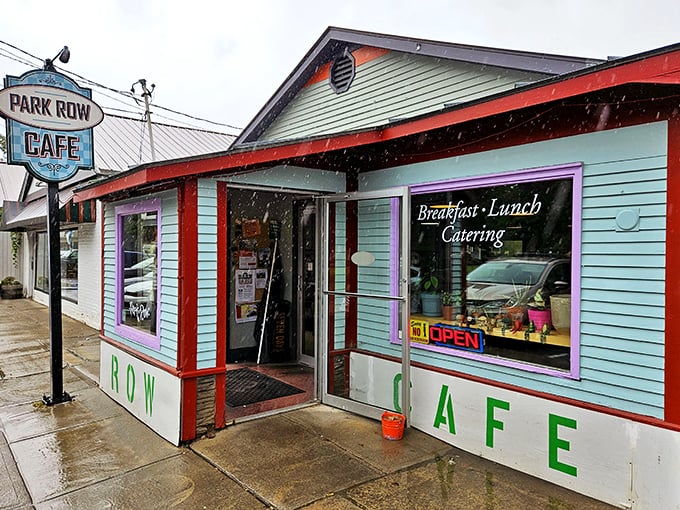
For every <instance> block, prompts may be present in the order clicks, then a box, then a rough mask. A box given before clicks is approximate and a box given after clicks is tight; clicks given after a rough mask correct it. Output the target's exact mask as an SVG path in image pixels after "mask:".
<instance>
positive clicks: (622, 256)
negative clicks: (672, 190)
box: [361, 122, 667, 418]
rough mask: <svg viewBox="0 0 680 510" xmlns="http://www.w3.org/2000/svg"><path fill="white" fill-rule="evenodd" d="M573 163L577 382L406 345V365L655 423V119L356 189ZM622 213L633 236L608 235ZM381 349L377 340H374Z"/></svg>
mask: <svg viewBox="0 0 680 510" xmlns="http://www.w3.org/2000/svg"><path fill="white" fill-rule="evenodd" d="M576 161H581V162H583V192H582V216H583V218H582V235H581V237H582V239H581V240H582V253H581V282H580V284H581V285H580V287H581V300H580V306H581V325H580V348H581V355H580V380H574V379H568V378H559V377H555V376H550V375H544V374H536V373H533V372H527V371H523V370H519V369H514V368H510V367H504V366H499V365H492V364H489V363H485V362H483V361H477V360H470V359H465V358H460V357H455V356H443V355H436V354H433V353H429V352H425V351H422V350H418V349H416V348H413V349H412V350H411V355H412V359H413V360H415V361H420V362H424V363H427V364H430V365H433V366H437V367H442V368H446V369H452V370H457V371H460V372H465V373H468V374H471V375H475V376H480V377H484V378H488V379H492V380H496V381H500V382H503V383H508V384H514V385H517V386H519V387H524V388H529V389H532V390H537V391H541V392H546V393H550V394H554V395H559V396H562V397H567V398H573V399H577V400H581V401H585V402H591V403H594V404H601V405H604V406H608V407H611V408H614V409H620V410H623V411H629V412H634V413H640V414H643V415H650V416H654V417H657V418H663V403H664V319H665V312H664V299H665V296H664V286H665V283H664V277H665V266H666V260H665V240H666V230H665V226H666V214H665V211H666V172H667V168H666V161H667V125H666V123H665V122H658V123H653V124H647V125H642V126H635V127H629V128H624V129H618V130H612V131H603V132H598V133H592V134H587V135H580V136H573V137H568V138H563V139H558V140H551V141H545V142H540V143H535V144H530V145H524V146H520V147H511V148H507V149H500V150H495V151H490V152H485V153H478V154H472V155H469V156H463V157H459V158H451V159H444V160H438V161H430V162H426V163H420V164H415V165H408V166H403V167H399V168H393V169H386V170H380V171H376V172H372V173H371V174H368V175H366V176H365V177H364V178H362V179H361V183H362V185H363V186H364V188H363V189H364V190H366V191H368V190H375V189H383V188H385V187H389V186H397V185H405V184H414V183H421V182H428V181H438V180H446V179H453V178H456V177H464V176H480V175H489V174H493V173H495V172H508V171H512V170H520V169H525V168H534V167H541V166H549V165H555V164H562V163H571V162H576ZM622 209H635V210H638V209H639V212H640V225H639V230H633V231H618V230H617V228H616V221H615V218H616V215H617V213H618V212H619V211H621V210H622ZM382 343H383V345H384V346H385V347H386V348H387V347H388V345H387V336H386V335H385V337H384V338H383V340H382Z"/></svg>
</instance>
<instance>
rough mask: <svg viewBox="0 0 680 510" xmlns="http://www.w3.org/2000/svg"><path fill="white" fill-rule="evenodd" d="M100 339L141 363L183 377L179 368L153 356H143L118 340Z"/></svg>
mask: <svg viewBox="0 0 680 510" xmlns="http://www.w3.org/2000/svg"><path fill="white" fill-rule="evenodd" d="M99 339H100V341H102V342H106V343H107V344H111V345H113V346H114V347H115V348H116V349H120V350H121V351H123V352H125V353H126V354H129V355H130V356H132V357H134V358H137V359H138V360H140V361H143V362H144V363H148V364H149V365H151V366H153V367H155V368H158V369H159V370H163V371H164V372H167V373H169V374H171V375H173V376H175V377H182V374H180V372H179V370H177V368H175V367H173V366H170V365H167V364H165V363H163V362H162V361H158V360H157V359H155V358H152V357H151V356H147V355H146V354H142V353H141V352H139V351H136V350H134V349H132V348H131V347H129V346H128V345H125V344H124V343H121V342H119V341H118V340H113V339H112V338H109V337H107V336H104V335H99Z"/></svg>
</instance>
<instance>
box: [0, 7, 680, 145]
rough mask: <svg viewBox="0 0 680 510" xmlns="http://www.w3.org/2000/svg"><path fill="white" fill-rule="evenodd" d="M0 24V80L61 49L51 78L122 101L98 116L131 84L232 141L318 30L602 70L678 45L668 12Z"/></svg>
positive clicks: (322, 11) (90, 18) (181, 15)
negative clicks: (565, 58) (536, 55)
mask: <svg viewBox="0 0 680 510" xmlns="http://www.w3.org/2000/svg"><path fill="white" fill-rule="evenodd" d="M0 12H2V15H1V16H0V75H2V76H3V77H4V76H6V75H12V76H18V75H21V74H23V73H25V72H27V71H30V70H32V69H35V68H40V67H42V61H44V59H46V58H53V57H54V56H55V55H56V54H57V53H58V52H59V50H60V49H61V48H62V47H63V46H64V45H68V47H69V49H70V51H71V59H70V61H69V62H68V63H67V64H59V65H58V67H59V68H60V69H62V70H63V71H65V72H66V73H67V74H68V73H69V72H72V73H76V74H78V75H80V76H81V77H84V78H86V79H87V80H90V81H91V82H94V83H96V84H98V85H103V86H105V87H108V88H109V89H113V90H115V91H120V92H123V93H128V96H125V95H124V94H120V93H117V92H114V91H111V90H108V89H105V88H100V87H99V86H94V85H90V88H92V89H93V99H94V101H95V102H97V103H98V104H99V105H100V106H102V107H104V109H105V111H106V112H107V113H117V114H120V115H127V116H133V117H136V118H140V116H141V112H142V111H143V107H142V102H141V97H140V95H139V94H140V93H141V88H140V87H139V86H138V85H137V86H136V95H135V97H136V98H137V100H138V101H139V104H137V103H136V101H135V100H134V99H132V98H131V97H129V92H130V89H131V86H132V85H133V84H134V83H135V82H137V81H138V80H139V79H140V78H143V79H145V80H146V81H147V84H149V85H150V84H152V83H153V84H155V88H154V90H153V94H152V103H151V111H152V112H153V113H152V119H153V120H154V121H155V122H166V123H177V122H181V123H182V124H184V125H191V126H196V127H200V128H204V129H211V130H215V131H221V132H227V133H234V134H235V133H237V132H238V130H239V129H240V128H243V127H245V126H246V125H247V124H248V122H249V121H250V120H251V119H252V118H253V117H255V115H256V114H257V113H258V111H259V110H260V109H261V108H262V107H263V106H264V105H265V103H266V102H267V101H268V100H269V99H270V98H271V96H272V95H273V94H274V92H275V91H276V89H277V88H278V87H279V86H280V85H281V84H282V83H283V82H284V80H285V79H286V78H287V77H288V75H289V74H290V73H291V72H292V71H293V69H294V68H295V66H296V65H297V64H298V63H299V62H300V61H301V60H302V58H303V57H304V55H305V54H306V53H307V51H308V50H309V49H310V48H311V47H312V45H313V44H314V43H315V42H316V41H317V40H318V39H319V38H320V37H321V35H322V34H323V32H324V31H325V30H326V28H327V27H329V26H335V27H342V28H349V29H356V30H366V31H371V32H378V33H385V34H391V35H400V36H408V37H415V38H422V39H430V40H437V41H445V42H451V43H460V44H472V45H479V46H490V47H496V48H508V49H514V50H525V51H536V52H545V53H553V54H561V55H571V56H579V57H591V58H603V59H604V58H607V57H610V56H627V55H632V54H635V53H640V52H643V51H648V50H651V49H655V48H659V47H662V46H666V45H669V44H675V43H678V42H680V30H679V27H680V2H679V1H678V0H646V1H642V0H467V1H465V2H463V1H460V0H449V1H444V0H416V1H413V0H412V1H404V0H388V1H383V0H375V1H371V0H361V1H357V0H342V1H340V2H327V1H324V0H297V1H295V0H251V1H247V2H235V1H230V0H221V1H220V0H190V1H186V0H185V1H182V2H180V1H178V0H61V1H58V2H55V1H54V0H0ZM8 45H11V46H8ZM12 46H13V47H15V48H18V49H19V50H17V49H15V48H12ZM20 50H21V51H20ZM24 52H26V53H28V54H29V55H32V56H34V57H37V58H32V57H31V56H29V55H27V54H26V53H24ZM17 57H18V58H17ZM16 60H22V61H23V62H22V63H20V62H17V61H16ZM168 109H169V110H174V111H176V112H180V113H182V114H186V115H178V114H174V113H171V112H169V111H168ZM192 117H194V118H192ZM197 119H205V120H209V121H211V123H206V122H202V121H199V120H197Z"/></svg>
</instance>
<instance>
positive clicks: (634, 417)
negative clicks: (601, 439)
mask: <svg viewBox="0 0 680 510" xmlns="http://www.w3.org/2000/svg"><path fill="white" fill-rule="evenodd" d="M354 352H356V353H358V354H363V355H365V356H370V357H373V358H380V359H384V360H387V361H393V362H395V363H401V360H400V359H399V358H395V357H393V356H386V355H384V354H377V353H375V352H370V351H362V350H361V349H354ZM411 366H413V367H417V368H422V369H424V370H428V371H430V372H436V373H438V374H442V375H450V376H452V377H458V378H460V379H465V380H467V381H472V382H477V383H480V384H484V385H487V386H493V387H495V388H501V389H504V390H508V391H514V392H515V393H521V394H523V395H529V396H531V397H536V398H540V399H543V400H550V401H552V402H558V403H560V404H565V405H570V406H574V407H578V408H580V409H587V410H588V411H593V412H596V413H601V414H606V415H609V416H614V417H616V418H622V419H625V420H630V421H634V422H637V423H643V424H645V425H651V426H653V427H658V428H662V429H667V430H673V431H677V432H680V425H678V424H677V423H669V422H668V421H664V420H660V419H659V418H654V417H653V416H645V415H643V414H635V413H631V412H628V411H621V410H619V409H612V408H611V407H606V406H601V405H598V404H591V403H588V402H583V401H581V400H574V399H571V398H567V397H561V396H559V395H554V394H552V393H543V392H540V391H536V390H530V389H527V388H522V387H520V386H514V385H512V384H507V383H502V382H498V381H493V380H491V379H485V378H483V377H478V376H474V375H470V374H464V373H461V372H456V371H455V370H446V369H443V368H437V367H433V366H431V365H427V364H425V363H419V362H416V361H412V362H411Z"/></svg>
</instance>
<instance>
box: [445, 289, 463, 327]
mask: <svg viewBox="0 0 680 510" xmlns="http://www.w3.org/2000/svg"><path fill="white" fill-rule="evenodd" d="M461 297H462V296H461V293H460V291H456V292H446V291H445V292H442V297H441V300H442V315H443V317H444V320H445V321H452V320H453V316H454V314H455V313H456V312H457V308H459V307H460V303H461Z"/></svg>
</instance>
